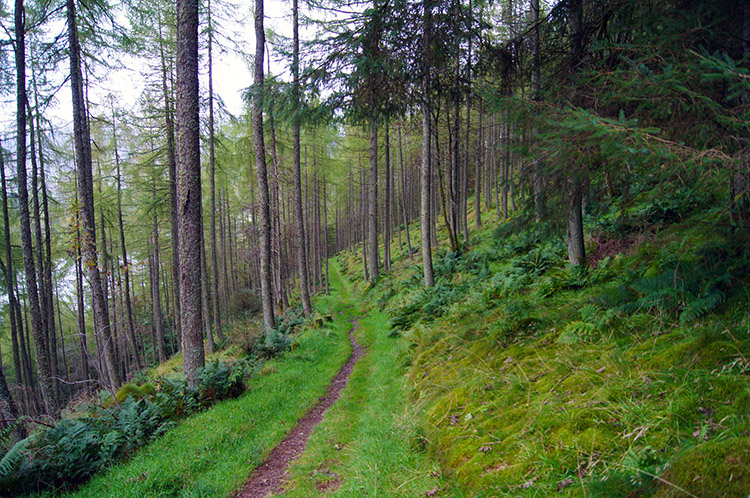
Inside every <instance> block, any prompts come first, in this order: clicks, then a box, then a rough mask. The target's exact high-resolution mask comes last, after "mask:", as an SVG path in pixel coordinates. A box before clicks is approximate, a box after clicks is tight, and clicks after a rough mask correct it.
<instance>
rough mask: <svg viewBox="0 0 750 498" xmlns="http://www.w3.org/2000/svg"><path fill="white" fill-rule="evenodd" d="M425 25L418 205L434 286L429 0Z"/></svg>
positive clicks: (425, 267) (429, 282) (428, 277)
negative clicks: (431, 207)
mask: <svg viewBox="0 0 750 498" xmlns="http://www.w3.org/2000/svg"><path fill="white" fill-rule="evenodd" d="M423 6H424V26H423V29H424V31H423V35H422V38H423V42H422V46H423V50H424V52H425V53H424V55H423V64H424V69H423V71H424V74H423V76H422V78H423V81H422V90H423V96H422V98H423V102H422V166H421V170H420V196H419V198H420V206H419V222H420V225H421V232H422V271H423V274H424V285H425V287H432V286H433V285H435V277H434V275H433V270H432V237H431V235H432V234H431V216H430V201H431V199H430V190H431V189H430V183H431V181H432V176H431V174H430V173H431V172H430V169H431V168H430V163H431V159H432V144H431V139H432V127H431V123H432V116H431V113H432V109H431V105H430V103H431V98H430V92H431V82H430V71H431V69H432V68H431V64H432V56H431V50H430V44H431V43H432V40H431V36H432V33H431V32H432V10H431V9H432V7H431V4H430V0H424V2H423Z"/></svg>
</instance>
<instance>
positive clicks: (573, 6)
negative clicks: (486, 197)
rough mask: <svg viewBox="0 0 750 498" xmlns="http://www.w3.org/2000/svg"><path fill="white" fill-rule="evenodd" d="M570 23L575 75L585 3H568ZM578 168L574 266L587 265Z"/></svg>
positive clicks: (573, 189)
mask: <svg viewBox="0 0 750 498" xmlns="http://www.w3.org/2000/svg"><path fill="white" fill-rule="evenodd" d="M568 23H569V26H570V71H571V73H573V72H574V71H575V70H576V69H577V68H578V64H579V62H580V60H581V55H582V54H581V51H582V50H583V36H584V35H583V1H582V0H570V2H568ZM577 169H578V168H574V171H573V175H572V176H571V178H570V179H569V183H570V191H569V194H568V195H569V197H568V260H569V262H570V264H572V265H583V264H585V263H586V247H585V245H584V242H583V212H582V202H583V182H582V181H581V178H580V176H579V175H580V174H581V173H580V172H579V171H577Z"/></svg>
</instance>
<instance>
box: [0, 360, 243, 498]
mask: <svg viewBox="0 0 750 498" xmlns="http://www.w3.org/2000/svg"><path fill="white" fill-rule="evenodd" d="M246 367H247V363H246V362H244V361H237V362H234V363H223V362H212V363H209V364H208V365H207V366H206V367H205V368H203V370H202V371H201V372H200V374H199V379H200V381H199V385H198V388H196V389H193V388H190V387H189V386H187V383H186V381H185V379H184V378H183V377H165V378H162V379H160V380H159V381H158V382H157V384H156V386H155V385H154V384H151V383H147V384H144V385H142V386H136V385H133V384H127V385H126V386H123V388H122V389H121V390H120V391H119V392H118V399H119V398H120V395H122V396H123V397H122V402H121V405H120V407H119V408H116V407H111V408H107V407H105V408H102V409H99V410H98V411H96V412H92V413H90V414H89V415H88V416H86V417H81V418H76V419H62V420H61V421H60V422H59V423H58V424H57V426H55V427H52V428H49V429H45V430H43V431H40V432H38V433H36V434H35V435H33V436H31V437H29V438H27V439H25V440H23V441H21V442H20V443H18V444H16V445H15V446H13V447H12V448H11V449H10V450H8V451H7V452H6V453H5V455H4V457H3V458H2V459H0V490H2V491H3V492H8V493H10V494H20V493H28V492H35V491H43V490H45V489H50V488H54V489H63V488H72V487H75V486H76V485H79V484H81V483H83V482H84V481H86V480H87V479H89V478H90V477H91V476H92V475H94V474H95V473H97V472H99V471H101V470H102V469H103V468H105V467H106V466H108V465H111V464H112V463H114V462H116V461H118V460H119V459H122V458H124V457H127V456H129V455H132V454H133V453H134V452H135V451H136V450H137V449H138V448H140V447H142V446H143V445H145V444H147V443H148V442H149V441H151V440H153V439H154V438H155V437H158V436H160V435H162V434H164V433H165V432H166V431H167V430H169V429H170V428H171V427H173V426H174V425H175V424H176V423H177V422H178V421H179V420H180V419H182V418H184V417H187V416H189V415H192V414H194V413H197V412H198V411H200V410H203V409H205V408H206V407H208V406H210V405H211V404H213V403H215V402H217V401H220V400H223V399H227V398H234V397H237V396H239V395H240V394H242V392H244V390H245V384H244V377H245V375H246V372H247V368H246ZM135 394H138V396H136V395H135ZM110 399H111V398H110Z"/></svg>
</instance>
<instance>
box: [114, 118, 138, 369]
mask: <svg viewBox="0 0 750 498" xmlns="http://www.w3.org/2000/svg"><path fill="white" fill-rule="evenodd" d="M112 140H113V143H114V149H115V166H116V168H117V221H118V224H119V228H120V247H121V248H122V268H123V272H124V273H125V308H126V310H125V311H126V314H127V315H128V316H127V320H128V331H127V336H128V339H129V341H130V345H131V347H132V348H133V355H134V358H133V359H134V362H135V368H136V369H138V370H141V369H142V368H143V363H141V359H140V355H139V352H138V341H137V340H136V338H135V324H134V322H133V304H132V302H131V300H130V263H129V262H128V250H127V246H126V245H125V226H124V224H123V221H122V181H121V177H120V154H119V151H118V149H117V125H116V116H115V112H114V107H113V108H112Z"/></svg>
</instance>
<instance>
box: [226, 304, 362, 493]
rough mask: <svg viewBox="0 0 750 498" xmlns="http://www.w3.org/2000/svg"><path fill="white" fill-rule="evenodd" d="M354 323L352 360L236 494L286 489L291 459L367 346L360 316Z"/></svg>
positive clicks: (299, 449) (339, 389) (331, 401)
mask: <svg viewBox="0 0 750 498" xmlns="http://www.w3.org/2000/svg"><path fill="white" fill-rule="evenodd" d="M342 314H343V313H342ZM351 323H352V329H351V330H350V331H349V340H350V342H351V345H352V354H351V356H349V360H347V362H346V363H345V364H344V366H343V367H341V370H339V372H338V373H337V374H336V376H335V377H334V378H333V380H331V383H330V384H329V385H328V389H327V390H326V393H325V394H324V395H323V397H321V398H320V399H319V400H318V403H317V404H316V405H315V406H313V407H312V408H311V409H310V411H309V412H307V413H306V414H305V416H304V417H302V419H300V421H299V422H297V425H295V426H294V427H293V428H292V430H291V431H289V435H288V436H287V437H286V439H284V440H283V441H282V442H281V443H280V444H279V445H278V446H276V447H275V448H274V449H273V451H272V452H271V454H270V455H269V456H268V459H267V460H266V461H265V462H263V464H262V465H260V467H258V468H257V469H255V472H253V475H252V476H251V478H250V480H248V481H247V483H246V484H245V486H244V487H243V488H242V489H241V490H240V491H239V492H237V493H236V494H235V497H236V498H263V497H265V496H268V495H269V494H271V493H280V492H281V491H283V488H284V481H285V479H286V476H287V469H288V468H289V464H290V462H291V461H292V460H294V459H295V458H297V457H299V455H300V454H301V453H302V451H303V450H304V449H305V445H306V444H307V440H308V438H309V437H310V433H311V432H312V431H313V429H314V428H315V427H316V426H317V425H318V424H319V423H320V422H321V421H322V420H323V417H324V416H325V413H326V411H327V410H328V408H330V407H331V405H333V404H334V403H335V402H336V401H337V400H338V399H339V396H341V391H343V390H344V388H345V387H346V385H347V382H348V381H349V376H350V375H351V373H352V370H353V369H354V365H355V364H356V363H357V361H359V359H360V358H362V356H363V355H364V353H365V350H364V348H362V346H360V345H359V343H358V342H357V339H356V337H355V333H356V331H357V326H358V324H357V319H354V320H352V322H351Z"/></svg>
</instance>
